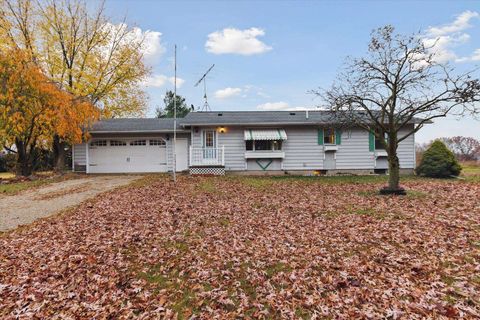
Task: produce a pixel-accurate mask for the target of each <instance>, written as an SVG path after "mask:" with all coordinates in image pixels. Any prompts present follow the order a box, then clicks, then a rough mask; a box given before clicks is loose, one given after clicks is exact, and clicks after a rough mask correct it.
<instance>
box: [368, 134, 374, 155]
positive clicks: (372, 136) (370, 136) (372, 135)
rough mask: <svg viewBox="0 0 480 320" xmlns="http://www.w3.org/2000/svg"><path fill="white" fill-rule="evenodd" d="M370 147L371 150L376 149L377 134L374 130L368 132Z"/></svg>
mask: <svg viewBox="0 0 480 320" xmlns="http://www.w3.org/2000/svg"><path fill="white" fill-rule="evenodd" d="M368 149H369V150H370V151H375V135H374V134H373V132H372V131H369V132H368Z"/></svg>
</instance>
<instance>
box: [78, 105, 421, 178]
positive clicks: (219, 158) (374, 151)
mask: <svg viewBox="0 0 480 320" xmlns="http://www.w3.org/2000/svg"><path fill="white" fill-rule="evenodd" d="M414 125H415V123H413V122H412V123H411V124H410V125H409V126H412V127H413V126H414ZM176 129H177V130H176V131H177V139H176V141H177V142H176V145H175V152H176V162H177V164H176V168H177V171H189V172H190V173H192V174H224V173H225V172H227V173H250V174H255V173H264V174H276V173H277V174H278V173H292V174H313V173H328V174H332V173H342V172H348V173H351V172H356V173H385V172H386V170H387V168H388V166H387V158H386V152H385V150H383V149H382V147H381V145H380V143H378V141H376V140H375V137H374V135H373V134H372V133H371V132H368V131H366V130H364V129H361V128H357V127H351V128H346V129H345V128H343V129H341V128H340V127H339V126H338V124H336V123H335V121H332V120H331V117H330V116H329V114H327V113H326V112H325V111H244V112H240V111H223V112H221V111H218V112H192V113H189V114H188V115H187V116H186V117H185V118H181V119H178V120H177V128H176ZM407 129H411V128H406V129H405V133H406V132H407ZM89 132H90V139H89V141H87V142H85V143H82V144H77V145H74V147H73V157H72V158H73V160H72V162H73V170H74V171H77V172H86V173H131V172H171V171H172V170H173V149H174V148H173V119H156V118H141V119H139V118H137V119H109V120H103V121H98V122H97V123H95V124H94V125H93V127H92V128H91V129H90V130H89ZM401 136H402V133H400V137H401ZM398 154H399V159H400V168H401V170H402V171H403V172H412V171H413V169H414V168H415V137H414V135H413V134H412V135H411V136H409V137H408V138H406V139H405V140H404V141H402V142H401V143H400V145H399V149H398Z"/></svg>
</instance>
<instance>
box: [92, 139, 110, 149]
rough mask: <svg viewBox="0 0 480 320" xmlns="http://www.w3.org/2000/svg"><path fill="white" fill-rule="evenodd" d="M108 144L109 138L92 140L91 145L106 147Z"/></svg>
mask: <svg viewBox="0 0 480 320" xmlns="http://www.w3.org/2000/svg"><path fill="white" fill-rule="evenodd" d="M106 146H107V140H96V141H92V142H90V147H106Z"/></svg>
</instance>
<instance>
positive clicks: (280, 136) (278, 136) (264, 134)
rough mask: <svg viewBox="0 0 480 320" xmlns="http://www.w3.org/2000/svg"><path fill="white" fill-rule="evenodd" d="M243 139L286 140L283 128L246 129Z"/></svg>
mask: <svg viewBox="0 0 480 320" xmlns="http://www.w3.org/2000/svg"><path fill="white" fill-rule="evenodd" d="M244 134H245V140H287V133H286V132H285V130H284V129H246V130H245V132H244Z"/></svg>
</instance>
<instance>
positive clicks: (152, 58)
mask: <svg viewBox="0 0 480 320" xmlns="http://www.w3.org/2000/svg"><path fill="white" fill-rule="evenodd" d="M104 28H105V30H107V31H108V32H111V37H113V35H114V34H123V33H126V34H125V36H124V41H125V42H127V43H131V42H132V41H133V42H136V43H140V42H142V41H143V42H142V51H143V57H144V61H145V63H147V64H150V65H153V64H155V63H156V62H158V59H159V58H160V57H161V56H162V54H163V53H164V52H165V47H164V46H163V44H162V42H161V36H162V33H161V32H158V31H152V30H145V31H143V30H142V29H141V28H138V27H134V28H131V29H129V27H128V25H127V24H126V23H120V24H116V25H114V24H111V23H106V24H105V25H104ZM112 43H113V39H112Z"/></svg>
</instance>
